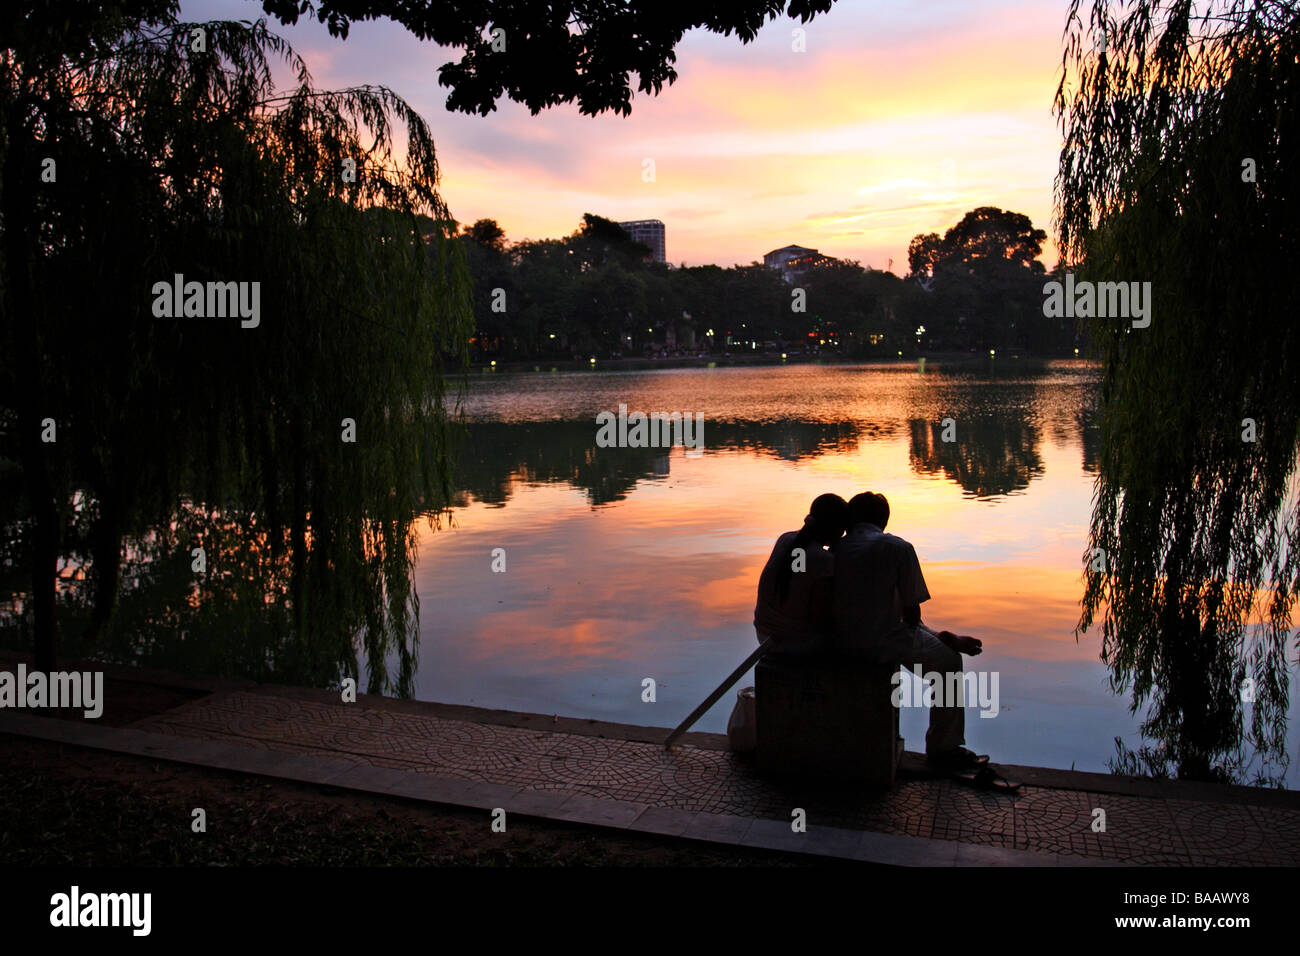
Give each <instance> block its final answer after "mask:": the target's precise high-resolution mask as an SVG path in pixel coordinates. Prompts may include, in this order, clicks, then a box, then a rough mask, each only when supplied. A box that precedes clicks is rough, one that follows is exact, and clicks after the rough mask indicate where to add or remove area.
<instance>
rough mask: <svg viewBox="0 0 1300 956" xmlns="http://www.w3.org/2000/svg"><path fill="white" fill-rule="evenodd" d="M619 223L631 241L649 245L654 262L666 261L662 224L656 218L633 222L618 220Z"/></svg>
mask: <svg viewBox="0 0 1300 956" xmlns="http://www.w3.org/2000/svg"><path fill="white" fill-rule="evenodd" d="M619 225H620V226H622V227H623V231H624V232H626V233H627V234H628V235H629V236H631V237H632V239H633V241H635V242H639V243H642V244H643V245H646V246H649V247H650V252H651V254H652V255H653V256H654V258H655V262H667V261H668V257H667V255H665V252H664V249H665V247H664V224H663V223H662V222H660V221H659V220H658V219H637V220H634V221H633V222H620V223H619Z"/></svg>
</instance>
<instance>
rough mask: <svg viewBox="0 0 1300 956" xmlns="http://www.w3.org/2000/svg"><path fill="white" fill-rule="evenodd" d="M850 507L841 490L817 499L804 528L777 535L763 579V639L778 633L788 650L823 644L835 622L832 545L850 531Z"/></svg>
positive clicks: (758, 616) (779, 647)
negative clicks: (832, 615) (848, 527)
mask: <svg viewBox="0 0 1300 956" xmlns="http://www.w3.org/2000/svg"><path fill="white" fill-rule="evenodd" d="M848 521H849V506H848V504H846V503H845V501H844V499H843V498H841V497H840V496H839V495H821V496H819V497H818V498H816V499H815V500H814V501H813V503H812V508H811V509H809V513H808V517H806V518H804V521H803V527H802V528H801V529H799V530H798V531H787V532H786V533H785V534H783V535H781V537H779V538H777V539H776V547H774V548H773V549H772V554H771V556H770V557H769V558H768V559H767V565H766V566H765V567H764V568H763V573H762V574H761V575H759V578H758V601H757V603H756V604H755V605H754V630H755V632H756V633H757V635H758V640H759V643H760V644H761V643H762V642H763V641H766V640H768V639H769V638H774V639H775V641H776V644H775V648H774V649H775V650H776V651H777V652H779V653H782V654H796V655H811V654H816V653H818V652H819V651H820V650H821V649H822V645H823V644H824V641H825V637H824V635H826V634H827V633H828V632H829V630H830V627H831V623H832V618H831V587H832V584H833V581H834V578H835V556H834V554H832V553H831V552H830V551H828V550H826V548H827V547H828V546H829V545H831V544H833V543H834V542H836V541H838V540H839V538H840V536H841V535H842V534H844V528H845V527H846V526H847V524H848Z"/></svg>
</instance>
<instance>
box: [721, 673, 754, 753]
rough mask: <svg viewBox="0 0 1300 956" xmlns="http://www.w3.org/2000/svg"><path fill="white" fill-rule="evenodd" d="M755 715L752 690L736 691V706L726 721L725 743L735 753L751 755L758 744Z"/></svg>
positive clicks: (748, 688) (745, 688) (743, 688)
mask: <svg viewBox="0 0 1300 956" xmlns="http://www.w3.org/2000/svg"><path fill="white" fill-rule="evenodd" d="M755 715H756V708H755V703H754V688H752V687H742V688H741V689H740V690H738V691H736V706H735V707H734V708H732V711H731V719H730V720H728V721H727V743H728V744H729V745H730V746H731V749H732V750H734V751H736V752H737V753H751V752H752V751H753V750H754V748H755V746H756V745H757V743H758V740H757V736H756V734H755V729H754V725H755V723H756V721H755Z"/></svg>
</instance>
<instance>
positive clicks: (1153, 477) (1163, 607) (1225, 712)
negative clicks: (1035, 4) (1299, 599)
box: [1056, 0, 1300, 779]
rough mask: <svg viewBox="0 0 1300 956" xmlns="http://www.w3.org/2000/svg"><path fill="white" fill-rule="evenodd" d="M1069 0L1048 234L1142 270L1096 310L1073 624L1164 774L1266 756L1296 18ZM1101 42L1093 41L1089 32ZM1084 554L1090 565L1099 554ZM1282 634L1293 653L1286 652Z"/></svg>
mask: <svg viewBox="0 0 1300 956" xmlns="http://www.w3.org/2000/svg"><path fill="white" fill-rule="evenodd" d="M1081 6H1082V0H1073V2H1072V4H1071V7H1070V14H1069V22H1068V26H1067V29H1066V35H1067V40H1066V44H1065V54H1064V57H1063V60H1062V75H1061V82H1060V86H1059V88H1058V92H1057V98H1056V111H1057V114H1058V116H1059V118H1060V121H1061V127H1062V131H1063V133H1064V140H1065V143H1064V147H1063V149H1062V151H1061V157H1060V165H1059V170H1058V174H1057V180H1056V209H1057V229H1058V245H1059V248H1060V250H1061V254H1062V258H1063V260H1064V261H1066V262H1073V263H1076V264H1077V266H1076V267H1075V271H1076V273H1078V274H1079V276H1080V278H1085V279H1090V280H1093V281H1098V282H1132V281H1149V282H1151V283H1152V292H1153V306H1152V313H1151V314H1152V321H1151V324H1150V327H1149V328H1134V327H1132V325H1131V323H1130V322H1128V321H1127V320H1123V319H1114V318H1111V319H1104V320H1094V321H1093V322H1092V325H1093V328H1092V329H1091V332H1092V335H1093V340H1094V341H1095V342H1097V343H1098V345H1099V348H1100V350H1101V356H1102V358H1103V360H1104V362H1105V371H1104V376H1103V382H1102V387H1101V390H1100V398H1099V401H1100V415H1101V422H1102V444H1101V450H1100V455H1099V471H1098V478H1097V482H1096V487H1095V498H1094V508H1093V515H1092V521H1091V527H1090V533H1089V541H1088V549H1087V551H1086V552H1085V562H1086V563H1085V567H1086V571H1085V574H1084V582H1085V593H1084V599H1083V608H1082V614H1081V618H1080V621H1079V626H1078V631H1079V632H1080V633H1082V632H1083V631H1086V630H1087V628H1089V627H1090V626H1091V625H1092V624H1093V623H1094V621H1096V620H1097V619H1098V618H1100V620H1101V623H1102V632H1103V651H1102V655H1103V660H1105V662H1106V663H1107V664H1108V666H1109V667H1110V671H1111V680H1112V685H1113V687H1114V688H1115V690H1116V691H1118V692H1131V693H1132V700H1131V703H1132V708H1133V709H1134V711H1137V710H1138V709H1139V708H1141V707H1144V706H1146V707H1148V714H1147V717H1146V720H1145V722H1144V723H1143V725H1142V731H1143V734H1144V735H1146V736H1148V737H1151V738H1153V739H1156V740H1159V741H1160V742H1161V744H1162V745H1163V748H1164V750H1163V752H1164V754H1165V757H1166V758H1167V759H1168V760H1169V761H1171V762H1172V764H1173V765H1174V766H1175V767H1176V768H1177V770H1178V773H1179V774H1180V775H1181V776H1188V777H1202V778H1220V779H1222V778H1225V777H1229V776H1232V775H1233V773H1232V771H1233V768H1234V767H1236V766H1239V765H1240V760H1241V754H1242V748H1243V745H1245V746H1247V747H1249V748H1250V749H1252V750H1253V751H1254V754H1255V755H1256V756H1258V757H1261V758H1262V759H1263V760H1264V761H1265V762H1268V761H1274V762H1277V763H1284V762H1285V759H1286V748H1285V732H1286V715H1287V708H1288V691H1289V676H1288V661H1287V653H1288V639H1289V636H1290V634H1291V617H1290V615H1291V609H1292V604H1293V602H1294V600H1295V597H1296V594H1297V575H1298V573H1300V561H1298V560H1297V557H1298V555H1300V551H1297V545H1298V544H1300V523H1298V521H1297V513H1298V512H1297V507H1296V504H1297V486H1296V482H1295V466H1296V462H1297V454H1298V452H1300V332H1297V329H1296V326H1295V322H1294V316H1295V315H1296V313H1297V308H1298V307H1300V295H1298V294H1297V286H1296V283H1295V280H1294V277H1293V276H1292V275H1291V274H1290V271H1291V264H1292V263H1293V262H1294V261H1295V259H1296V255H1297V253H1300V215H1297V214H1298V213H1300V210H1298V209H1297V202H1300V195H1298V194H1297V175H1298V173H1300V168H1298V166H1297V164H1298V162H1300V129H1298V126H1297V110H1296V108H1295V104H1296V102H1297V93H1300V12H1298V11H1297V10H1296V8H1295V6H1294V4H1285V3H1279V2H1270V0H1255V2H1249V0H1233V2H1229V0H1222V2H1213V3H1208V4H1194V3H1192V2H1190V0H1172V2H1165V0H1138V2H1135V3H1132V4H1128V5H1125V7H1124V9H1125V11H1127V12H1125V13H1124V14H1123V15H1122V16H1121V17H1120V18H1118V19H1114V18H1113V16H1112V12H1111V10H1110V5H1109V4H1107V3H1105V2H1103V0H1097V2H1094V3H1093V4H1092V5H1091V9H1090V12H1089V15H1088V22H1087V24H1086V25H1085V24H1084V22H1083V20H1082V18H1081V17H1080V7H1081ZM1103 33H1104V35H1105V43H1104V50H1105V52H1104V53H1103V52H1102V50H1103V42H1102V35H1103ZM1097 555H1101V560H1097ZM1292 646H1294V645H1292Z"/></svg>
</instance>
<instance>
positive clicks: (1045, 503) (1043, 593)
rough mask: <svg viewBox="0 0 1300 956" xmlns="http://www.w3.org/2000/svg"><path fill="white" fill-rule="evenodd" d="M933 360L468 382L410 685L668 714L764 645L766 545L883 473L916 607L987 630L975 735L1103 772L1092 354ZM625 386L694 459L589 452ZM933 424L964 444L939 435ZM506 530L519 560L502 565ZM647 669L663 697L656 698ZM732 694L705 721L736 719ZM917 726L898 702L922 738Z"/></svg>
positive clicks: (1113, 710)
mask: <svg viewBox="0 0 1300 956" xmlns="http://www.w3.org/2000/svg"><path fill="white" fill-rule="evenodd" d="M928 364H929V367H928V368H927V369H926V371H925V372H924V373H919V372H918V371H917V369H916V368H915V367H911V366H909V367H898V366H892V367H890V366H874V367H872V366H794V367H767V368H720V369H676V370H663V371H650V372H613V373H605V372H564V373H546V372H543V373H540V374H523V375H502V374H496V375H485V376H483V377H481V378H476V379H474V380H473V381H472V387H471V389H470V394H469V396H468V401H467V404H466V407H465V411H466V415H467V418H468V419H469V421H470V439H469V444H468V446H467V448H466V449H465V451H464V452H463V454H462V463H461V473H460V475H459V477H458V481H457V486H458V488H460V489H462V496H461V499H460V501H459V502H458V506H457V507H456V508H455V518H454V527H452V528H450V529H447V528H444V529H443V530H440V531H437V532H431V533H426V534H424V535H422V538H421V543H420V561H419V565H418V567H417V571H416V580H417V587H418V590H419V593H420V599H421V605H422V624H421V631H422V633H421V647H420V666H419V670H418V672H417V677H416V680H417V685H416V696H417V697H419V698H420V699H424V700H437V701H443V702H448V703H457V704H474V705H477V706H481V707H497V708H504V709H512V710H522V711H531V712H538V713H554V714H559V715H563V716H573V717H590V718H597V719H604V720H614V721H622V722H628V723H635V724H642V725H652V726H659V727H671V726H674V725H675V724H676V723H677V722H678V721H679V720H681V719H682V718H683V717H684V716H685V715H686V714H687V713H688V712H689V711H690V710H691V709H692V708H694V706H695V705H696V704H698V703H699V702H700V700H702V699H703V698H704V697H705V696H706V695H707V694H708V693H709V691H711V690H712V689H713V688H714V687H715V686H716V685H717V684H718V683H719V681H721V680H722V678H723V677H725V676H726V674H727V673H729V672H730V671H731V669H732V668H733V667H734V666H735V665H736V664H737V663H738V662H739V661H740V660H742V659H743V658H744V657H745V656H746V655H747V654H748V653H749V652H750V651H751V650H752V649H753V648H754V646H755V638H754V632H753V626H752V623H751V621H752V614H753V605H754V589H755V587H756V584H757V580H758V574H759V571H760V570H761V568H762V565H763V563H764V561H765V560H766V558H767V555H768V553H769V551H770V549H771V546H772V543H773V541H774V540H775V539H776V537H777V536H778V535H779V534H780V533H782V532H784V531H787V530H791V529H794V528H797V527H798V526H799V524H800V523H801V521H802V519H803V516H804V514H805V513H806V512H807V507H808V503H809V502H810V501H811V500H812V498H814V497H815V496H816V495H818V494H821V493H823V492H827V491H834V492H837V493H839V494H841V495H843V496H844V497H846V498H847V497H849V496H851V495H852V494H855V493H857V492H859V491H863V490H875V491H879V492H883V493H884V494H885V495H886V496H887V497H888V498H889V500H890V503H891V507H892V517H891V520H890V527H889V530H890V531H892V532H894V533H896V534H899V535H901V536H903V537H905V538H907V539H908V540H910V541H911V542H912V543H913V544H914V545H915V547H916V550H917V554H918V555H919V557H920V559H921V563H922V568H923V569H924V572H925V576H926V581H927V583H928V585H929V589H930V593H931V594H932V595H933V600H931V601H930V602H928V603H927V604H926V605H924V606H923V607H922V613H923V616H924V618H925V620H926V622H927V623H929V624H930V625H931V626H937V627H948V628H950V629H953V630H959V631H961V632H963V633H970V634H974V635H976V636H979V637H980V638H982V639H983V640H984V646H985V652H984V654H983V655H981V656H980V657H979V658H976V659H974V661H973V665H974V666H975V667H977V668H979V669H982V670H996V671H997V672H998V673H999V675H1000V686H999V691H1000V713H999V715H998V716H997V717H996V718H994V719H981V718H980V717H979V716H978V711H977V710H974V709H970V710H968V711H967V740H968V743H969V745H970V746H971V747H972V748H974V749H976V750H979V751H981V752H988V753H992V754H993V755H994V759H995V760H999V761H1002V762H1007V763H1021V764H1032V765H1040V766H1053V767H1066V768H1068V767H1070V766H1071V765H1073V766H1075V767H1076V768H1078V769H1080V770H1096V771H1104V770H1105V769H1106V760H1107V758H1109V757H1111V756H1113V754H1114V745H1113V742H1112V741H1113V738H1114V737H1116V736H1119V737H1122V738H1124V740H1125V742H1126V743H1128V744H1129V745H1130V746H1131V745H1133V744H1134V743H1135V742H1136V739H1137V737H1136V733H1135V728H1136V724H1137V721H1136V720H1135V718H1133V717H1132V716H1130V715H1129V714H1128V712H1127V703H1126V701H1125V700H1124V699H1122V698H1119V697H1116V696H1114V695H1112V694H1111V693H1110V692H1109V690H1108V689H1107V682H1106V671H1105V668H1104V667H1103V666H1102V665H1101V664H1100V662H1099V661H1098V654H1099V649H1100V635H1099V634H1098V633H1097V631H1096V629H1095V628H1094V630H1093V631H1092V632H1090V633H1089V634H1087V635H1084V636H1083V637H1082V638H1081V639H1080V640H1078V641H1077V642H1076V640H1075V637H1074V634H1073V629H1074V626H1075V623H1076V622H1077V618H1078V600H1079V596H1080V593H1081V572H1082V567H1083V552H1084V547H1085V542H1086V531H1087V525H1088V517H1089V506H1090V501H1091V490H1092V477H1093V476H1092V462H1093V457H1094V455H1095V448H1096V440H1097V436H1096V429H1095V427H1094V425H1093V420H1092V414H1091V402H1092V394H1093V389H1094V385H1095V382H1096V372H1095V370H1093V369H1091V368H1089V367H1088V366H1086V365H1084V364H1082V363H1077V362H1057V363H1049V364H1046V365H1042V364H1040V365H1030V364H1029V363H1027V362H1023V360H1022V362H1020V363H1011V362H1007V363H999V364H998V365H997V366H994V365H992V364H991V363H985V364H983V365H976V366H975V367H974V368H973V369H971V368H967V369H954V370H947V371H945V370H943V369H940V368H936V367H935V365H936V363H934V362H933V361H932V362H930V363H928ZM619 404H626V405H627V406H628V408H629V409H630V410H640V411H646V412H649V411H681V412H703V413H704V415H705V429H704V436H705V444H706V450H705V453H704V455H703V456H702V457H698V458H692V457H688V456H686V455H685V454H684V453H683V449H681V448H674V449H672V450H671V451H665V450H662V449H632V448H597V447H596V441H595V436H596V425H595V422H594V418H595V415H596V413H597V412H599V411H604V410H611V411H612V410H617V408H618V406H619ZM944 418H952V419H953V420H954V423H955V427H956V439H957V440H956V441H955V442H952V443H946V442H943V441H942V440H941V434H942V428H941V425H940V423H941V421H942V419H944ZM494 548H504V549H505V552H506V568H507V570H506V571H505V573H492V571H491V563H492V552H493V549H494ZM645 677H652V678H654V679H655V681H656V684H657V701H656V702H655V703H643V702H642V700H641V689H642V679H643V678H645ZM746 683H752V676H751V678H748V679H746V680H743V681H742V682H741V684H740V685H738V686H744V685H745V684H746ZM733 700H734V697H733V696H731V695H728V696H727V697H725V698H724V699H723V701H721V702H720V703H719V704H718V705H717V706H715V707H714V708H713V710H712V711H710V712H709V713H708V714H707V715H706V716H705V717H704V718H703V719H702V720H701V721H700V722H699V724H698V725H697V728H696V729H699V730H708V731H715V732H721V731H724V730H725V727H726V720H727V716H728V714H729V713H730V710H731V705H732V702H733ZM925 723H926V714H925V712H924V711H922V710H919V709H916V710H905V711H904V712H903V715H902V733H903V736H904V738H905V739H906V740H907V746H908V748H909V749H914V750H915V749H922V748H923V737H924V728H925ZM1293 775H1294V772H1293V774H1292V776H1293ZM1292 785H1294V783H1293V784H1292Z"/></svg>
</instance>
